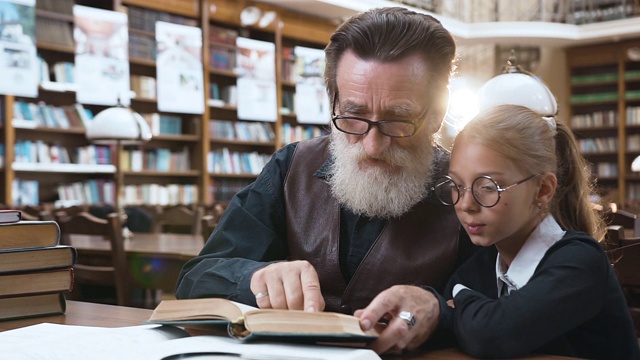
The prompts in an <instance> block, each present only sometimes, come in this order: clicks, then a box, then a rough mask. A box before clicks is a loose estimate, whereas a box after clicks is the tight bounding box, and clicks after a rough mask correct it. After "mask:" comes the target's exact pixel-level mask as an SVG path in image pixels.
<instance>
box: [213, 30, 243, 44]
mask: <svg viewBox="0 0 640 360" xmlns="http://www.w3.org/2000/svg"><path fill="white" fill-rule="evenodd" d="M238 36H239V33H238V31H237V30H235V29H228V28H223V27H220V26H214V25H211V26H209V43H211V44H225V45H230V46H235V45H236V39H237V38H238Z"/></svg>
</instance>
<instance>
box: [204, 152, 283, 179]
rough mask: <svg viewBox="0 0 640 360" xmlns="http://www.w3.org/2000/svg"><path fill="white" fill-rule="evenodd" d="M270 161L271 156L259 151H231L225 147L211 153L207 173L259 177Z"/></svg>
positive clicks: (208, 156) (208, 158)
mask: <svg viewBox="0 0 640 360" xmlns="http://www.w3.org/2000/svg"><path fill="white" fill-rule="evenodd" d="M270 159H271V154H260V153H258V152H257V151H252V152H239V151H230V150H229V149H228V148H226V147H225V148H222V149H216V150H214V151H210V152H209V154H208V155H207V171H208V172H209V173H214V174H253V175H258V174H260V171H262V168H263V167H264V166H265V165H266V164H267V162H269V160H270Z"/></svg>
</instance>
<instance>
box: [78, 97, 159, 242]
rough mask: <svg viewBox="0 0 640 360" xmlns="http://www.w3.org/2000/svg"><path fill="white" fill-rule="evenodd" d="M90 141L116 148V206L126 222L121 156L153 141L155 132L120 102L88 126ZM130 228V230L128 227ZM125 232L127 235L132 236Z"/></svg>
mask: <svg viewBox="0 0 640 360" xmlns="http://www.w3.org/2000/svg"><path fill="white" fill-rule="evenodd" d="M85 136H86V137H87V139H88V140H89V141H90V142H92V143H94V144H100V145H114V144H115V145H116V152H115V156H116V161H115V163H116V181H117V183H116V187H117V188H116V193H117V196H116V199H115V202H116V203H115V207H116V210H117V211H118V213H119V214H121V216H122V219H123V223H125V220H126V214H125V211H124V174H123V172H122V169H121V167H120V154H121V153H122V150H123V146H124V145H137V144H142V143H145V142H147V141H149V140H151V137H152V135H151V129H150V128H149V124H147V122H146V121H145V119H144V118H143V117H142V116H141V115H140V114H138V113H137V112H135V111H133V109H131V108H130V107H127V106H124V105H122V103H121V102H120V100H118V104H117V105H116V106H115V107H111V108H107V109H105V110H103V111H101V112H99V113H98V114H96V116H95V117H94V118H93V120H92V121H91V123H90V124H89V125H88V126H87V131H86V135H85ZM125 229H126V227H125ZM127 230H128V229H126V230H125V235H126V236H127V237H129V236H130V233H129V232H128V231H127Z"/></svg>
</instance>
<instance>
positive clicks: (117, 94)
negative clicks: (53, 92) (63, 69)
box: [73, 5, 131, 106]
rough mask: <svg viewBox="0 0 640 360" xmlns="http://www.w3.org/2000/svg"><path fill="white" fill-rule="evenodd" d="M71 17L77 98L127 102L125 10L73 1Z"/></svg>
mask: <svg viewBox="0 0 640 360" xmlns="http://www.w3.org/2000/svg"><path fill="white" fill-rule="evenodd" d="M73 18H74V29H73V39H74V40H75V44H76V50H75V65H76V70H75V71H76V72H75V77H76V83H77V86H78V90H77V93H76V98H77V101H78V102H79V103H82V104H94V105H107V106H109V105H116V104H117V103H118V100H120V102H121V103H122V104H123V105H129V103H130V101H129V100H130V97H131V95H130V90H129V86H130V84H129V48H128V46H129V32H128V31H129V30H128V28H127V14H125V13H121V12H116V11H109V10H103V9H97V8H92V7H87V6H80V5H74V6H73Z"/></svg>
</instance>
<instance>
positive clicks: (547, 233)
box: [496, 215, 565, 296]
mask: <svg viewBox="0 0 640 360" xmlns="http://www.w3.org/2000/svg"><path fill="white" fill-rule="evenodd" d="M564 234H565V231H564V230H562V228H561V227H560V225H558V223H557V222H556V220H555V219H554V218H553V216H552V215H547V216H546V217H545V218H544V219H543V220H542V222H540V224H539V225H538V226H537V227H536V228H535V229H534V230H533V232H532V233H531V235H530V236H529V238H528V239H527V241H525V243H524V244H523V245H522V248H521V249H520V251H518V254H516V256H515V258H513V261H512V262H511V266H509V267H508V269H507V264H506V263H505V262H504V260H503V259H502V257H501V256H500V253H498V257H497V258H496V284H497V289H498V295H499V296H504V295H506V294H509V293H511V291H513V290H518V289H520V288H521V287H523V286H525V285H527V283H528V282H529V279H531V276H533V273H534V272H535V270H536V268H537V267H538V264H539V263H540V260H542V257H543V256H544V254H546V252H547V250H549V248H550V247H551V246H552V245H553V244H555V243H556V242H558V241H559V240H560V239H562V237H563V236H564ZM505 269H507V270H506V272H505ZM505 285H506V289H504V286H505Z"/></svg>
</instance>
